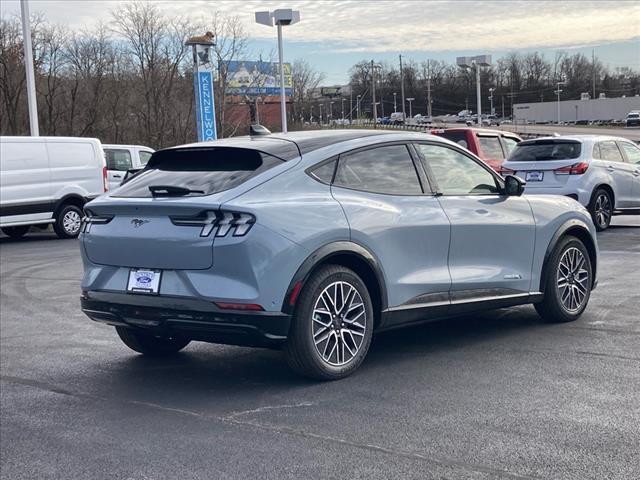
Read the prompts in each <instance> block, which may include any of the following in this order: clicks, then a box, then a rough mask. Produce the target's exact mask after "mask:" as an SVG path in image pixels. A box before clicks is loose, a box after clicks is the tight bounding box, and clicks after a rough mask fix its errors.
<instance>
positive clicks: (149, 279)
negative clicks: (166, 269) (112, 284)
mask: <svg viewBox="0 0 640 480" xmlns="http://www.w3.org/2000/svg"><path fill="white" fill-rule="evenodd" d="M161 278H162V270H152V269H148V268H132V269H131V270H130V271H129V282H128V283H127V292H132V293H149V294H154V295H157V294H158V292H159V291H160V279H161Z"/></svg>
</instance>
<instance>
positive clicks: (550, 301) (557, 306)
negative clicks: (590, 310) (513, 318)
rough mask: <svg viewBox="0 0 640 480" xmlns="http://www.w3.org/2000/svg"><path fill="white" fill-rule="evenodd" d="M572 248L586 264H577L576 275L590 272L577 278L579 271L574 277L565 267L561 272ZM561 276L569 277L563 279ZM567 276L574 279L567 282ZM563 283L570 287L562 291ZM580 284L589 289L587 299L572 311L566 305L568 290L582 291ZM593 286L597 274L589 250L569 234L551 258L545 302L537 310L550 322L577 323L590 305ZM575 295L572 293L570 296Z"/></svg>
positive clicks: (546, 282) (536, 306)
mask: <svg viewBox="0 0 640 480" xmlns="http://www.w3.org/2000/svg"><path fill="white" fill-rule="evenodd" d="M572 249H577V250H578V251H579V252H580V253H581V254H582V258H583V259H584V263H580V262H579V261H578V262H576V263H577V264H579V265H578V267H577V268H576V272H580V271H582V270H584V271H585V272H586V273H583V274H580V273H578V274H577V275H576V274H575V272H571V273H572V275H570V276H569V275H568V274H567V275H565V274H564V273H563V272H566V270H565V269H564V268H563V269H562V270H560V269H561V267H560V262H561V260H562V259H563V256H564V255H565V253H566V252H568V251H569V250H572ZM584 275H586V279H584V280H582V281H581V279H582V278H584ZM560 277H565V278H564V279H561V278H560ZM567 277H570V278H569V279H567ZM562 280H565V282H563V283H566V284H567V287H566V288H561V286H560V283H561V281H562ZM580 285H582V286H583V287H584V289H585V292H584V297H583V298H582V300H581V301H580V303H579V305H576V307H577V308H569V307H568V306H567V305H566V301H565V302H563V298H564V297H565V294H566V292H567V289H569V290H572V289H578V288H579V286H580ZM592 285H593V272H592V270H591V261H590V258H589V252H588V250H587V248H586V247H585V246H584V244H583V243H582V241H580V239H578V238H576V237H572V236H570V235H567V236H565V237H563V238H561V239H560V241H559V242H558V245H556V247H555V249H554V250H553V253H552V254H551V256H550V257H549V260H548V264H547V268H546V273H545V291H544V299H543V300H542V302H540V303H536V304H535V308H536V311H537V312H538V314H539V315H540V316H541V317H542V318H543V319H544V320H545V321H547V322H554V323H559V322H572V321H574V320H577V319H578V318H579V317H580V315H582V312H584V309H585V308H586V307H587V304H588V303H589V298H590V296H591V287H592ZM571 294H572V293H571V292H569V296H570V295H571ZM567 301H568V300H567Z"/></svg>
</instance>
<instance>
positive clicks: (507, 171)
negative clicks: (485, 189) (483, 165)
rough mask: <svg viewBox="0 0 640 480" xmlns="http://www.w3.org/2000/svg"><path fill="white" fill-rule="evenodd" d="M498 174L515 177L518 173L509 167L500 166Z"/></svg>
mask: <svg viewBox="0 0 640 480" xmlns="http://www.w3.org/2000/svg"><path fill="white" fill-rule="evenodd" d="M498 173H499V174H501V175H514V174H515V173H516V171H515V170H512V169H510V168H507V167H503V166H500V167H498Z"/></svg>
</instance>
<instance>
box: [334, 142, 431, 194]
mask: <svg viewBox="0 0 640 480" xmlns="http://www.w3.org/2000/svg"><path fill="white" fill-rule="evenodd" d="M333 183H334V185H340V186H342V187H347V188H353V189H355V190H364V191H366V192H373V193H388V194H395V195H411V194H419V193H422V188H421V187H420V181H419V180H418V173H417V172H416V169H415V166H414V165H413V161H412V160H411V156H410V154H409V150H408V149H407V147H406V146H405V145H389V146H385V147H378V148H372V149H369V150H362V151H360V152H355V153H350V154H346V155H342V156H340V161H339V162H338V171H337V172H336V178H335V180H334V182H333Z"/></svg>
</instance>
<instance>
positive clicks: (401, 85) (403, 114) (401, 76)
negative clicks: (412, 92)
mask: <svg viewBox="0 0 640 480" xmlns="http://www.w3.org/2000/svg"><path fill="white" fill-rule="evenodd" d="M399 57H400V97H401V100H402V119H403V120H406V119H407V112H406V111H405V109H404V68H402V55H399Z"/></svg>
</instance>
